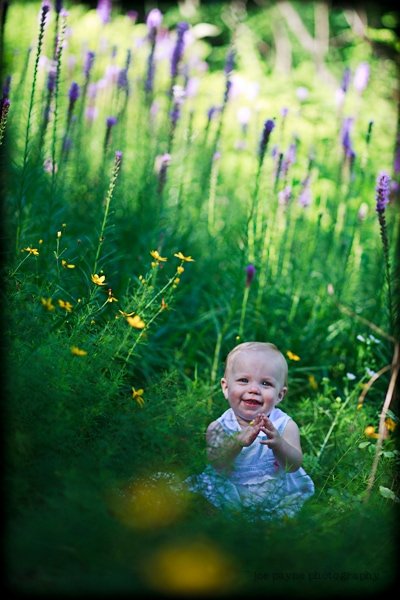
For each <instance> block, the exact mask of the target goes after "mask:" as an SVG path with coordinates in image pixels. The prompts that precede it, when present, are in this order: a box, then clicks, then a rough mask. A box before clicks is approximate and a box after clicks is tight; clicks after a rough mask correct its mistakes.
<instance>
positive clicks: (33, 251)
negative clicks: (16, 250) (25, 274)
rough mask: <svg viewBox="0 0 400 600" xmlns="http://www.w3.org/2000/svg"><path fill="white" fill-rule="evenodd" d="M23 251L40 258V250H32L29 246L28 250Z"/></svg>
mask: <svg viewBox="0 0 400 600" xmlns="http://www.w3.org/2000/svg"><path fill="white" fill-rule="evenodd" d="M23 251H24V252H29V254H33V255H34V256H39V250H38V249H37V248H30V246H28V247H27V248H24V249H23Z"/></svg>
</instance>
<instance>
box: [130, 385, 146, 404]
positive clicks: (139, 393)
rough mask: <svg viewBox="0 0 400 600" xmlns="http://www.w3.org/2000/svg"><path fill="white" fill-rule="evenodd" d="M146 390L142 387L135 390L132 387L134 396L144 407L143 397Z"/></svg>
mask: <svg viewBox="0 0 400 600" xmlns="http://www.w3.org/2000/svg"><path fill="white" fill-rule="evenodd" d="M143 394H144V390H143V389H142V388H140V390H135V388H134V387H133V388H132V398H133V399H134V400H136V402H137V403H138V404H139V406H140V407H141V408H142V407H143V406H144V398H143Z"/></svg>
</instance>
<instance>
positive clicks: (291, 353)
mask: <svg viewBox="0 0 400 600" xmlns="http://www.w3.org/2000/svg"><path fill="white" fill-rule="evenodd" d="M286 356H287V357H288V359H289V360H295V361H297V360H301V358H300V356H297V354H294V353H293V352H291V351H290V350H288V351H287V352H286Z"/></svg>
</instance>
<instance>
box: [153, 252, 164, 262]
mask: <svg viewBox="0 0 400 600" xmlns="http://www.w3.org/2000/svg"><path fill="white" fill-rule="evenodd" d="M150 254H151V256H152V257H153V258H154V260H157V261H159V262H165V261H167V260H168V258H164V257H163V256H160V255H159V253H158V252H157V250H152V251H151V252H150Z"/></svg>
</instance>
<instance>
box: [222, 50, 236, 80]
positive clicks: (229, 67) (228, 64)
mask: <svg viewBox="0 0 400 600" xmlns="http://www.w3.org/2000/svg"><path fill="white" fill-rule="evenodd" d="M234 64H235V51H234V49H233V48H231V49H230V50H229V52H228V54H227V56H226V61H225V67H224V73H225V75H227V76H229V75H230V74H231V73H232V71H233V67H234Z"/></svg>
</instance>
